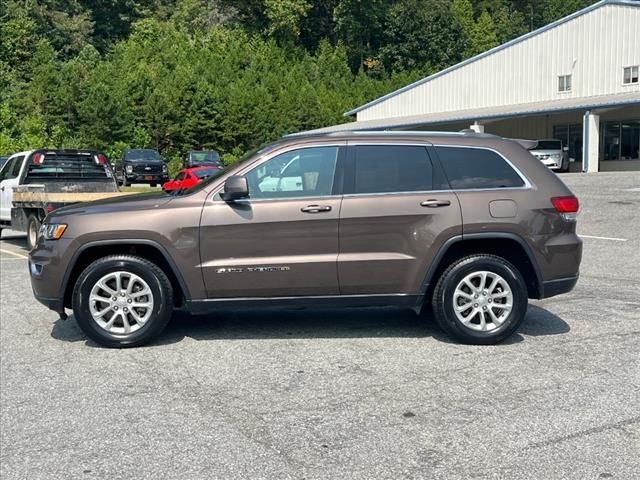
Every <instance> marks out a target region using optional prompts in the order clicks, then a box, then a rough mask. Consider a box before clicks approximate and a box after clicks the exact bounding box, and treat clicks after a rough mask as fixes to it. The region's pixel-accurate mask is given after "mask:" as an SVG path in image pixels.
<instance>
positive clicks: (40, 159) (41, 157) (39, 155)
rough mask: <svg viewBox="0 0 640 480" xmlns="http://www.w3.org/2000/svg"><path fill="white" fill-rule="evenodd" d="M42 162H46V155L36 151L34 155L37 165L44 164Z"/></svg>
mask: <svg viewBox="0 0 640 480" xmlns="http://www.w3.org/2000/svg"><path fill="white" fill-rule="evenodd" d="M42 162H44V155H43V154H42V153H36V154H35V155H34V156H33V163H34V164H35V165H42Z"/></svg>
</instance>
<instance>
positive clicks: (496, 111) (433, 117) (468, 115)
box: [306, 92, 640, 133]
mask: <svg viewBox="0 0 640 480" xmlns="http://www.w3.org/2000/svg"><path fill="white" fill-rule="evenodd" d="M628 105H640V95H639V94H638V92H628V93H622V94H611V95H598V96H594V97H579V98H567V99H562V100H552V101H546V102H536V103H522V104H516V105H500V106H495V107H483V108H474V109H468V110H456V111H452V112H436V113H428V114H421V115H410V116H405V117H392V118H383V119H377V120H364V121H359V122H347V123H343V124H340V125H334V126H331V127H325V128H319V129H317V130H310V131H309V132H306V133H330V132H338V131H344V130H350V131H357V130H384V129H393V128H407V127H417V126H422V125H438V124H445V123H457V122H466V121H476V120H478V121H479V120H491V119H496V120H497V119H500V118H505V117H517V116H530V115H543V114H546V113H559V112H571V111H576V110H590V109H594V108H607V107H619V106H628Z"/></svg>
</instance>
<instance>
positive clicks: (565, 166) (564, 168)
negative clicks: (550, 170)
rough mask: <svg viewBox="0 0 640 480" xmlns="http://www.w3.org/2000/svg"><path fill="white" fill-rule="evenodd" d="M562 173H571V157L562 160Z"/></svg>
mask: <svg viewBox="0 0 640 480" xmlns="http://www.w3.org/2000/svg"><path fill="white" fill-rule="evenodd" d="M560 171H561V172H568V171H569V157H565V158H563V159H562V163H561V164H560Z"/></svg>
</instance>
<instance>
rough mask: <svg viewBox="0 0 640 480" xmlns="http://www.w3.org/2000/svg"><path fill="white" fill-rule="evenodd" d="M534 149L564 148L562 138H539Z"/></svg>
mask: <svg viewBox="0 0 640 480" xmlns="http://www.w3.org/2000/svg"><path fill="white" fill-rule="evenodd" d="M533 150H562V142H561V141H560V140H538V145H536V147H535V148H534V149H533Z"/></svg>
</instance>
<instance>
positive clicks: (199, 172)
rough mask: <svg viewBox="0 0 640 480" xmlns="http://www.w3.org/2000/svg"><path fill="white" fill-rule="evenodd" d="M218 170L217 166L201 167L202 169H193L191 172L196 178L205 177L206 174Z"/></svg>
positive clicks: (211, 173) (208, 174)
mask: <svg viewBox="0 0 640 480" xmlns="http://www.w3.org/2000/svg"><path fill="white" fill-rule="evenodd" d="M219 171H220V169H219V168H203V169H202V170H193V171H192V172H191V173H192V174H193V175H195V176H196V177H197V178H207V177H208V176H210V175H213V174H214V173H216V172H219Z"/></svg>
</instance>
